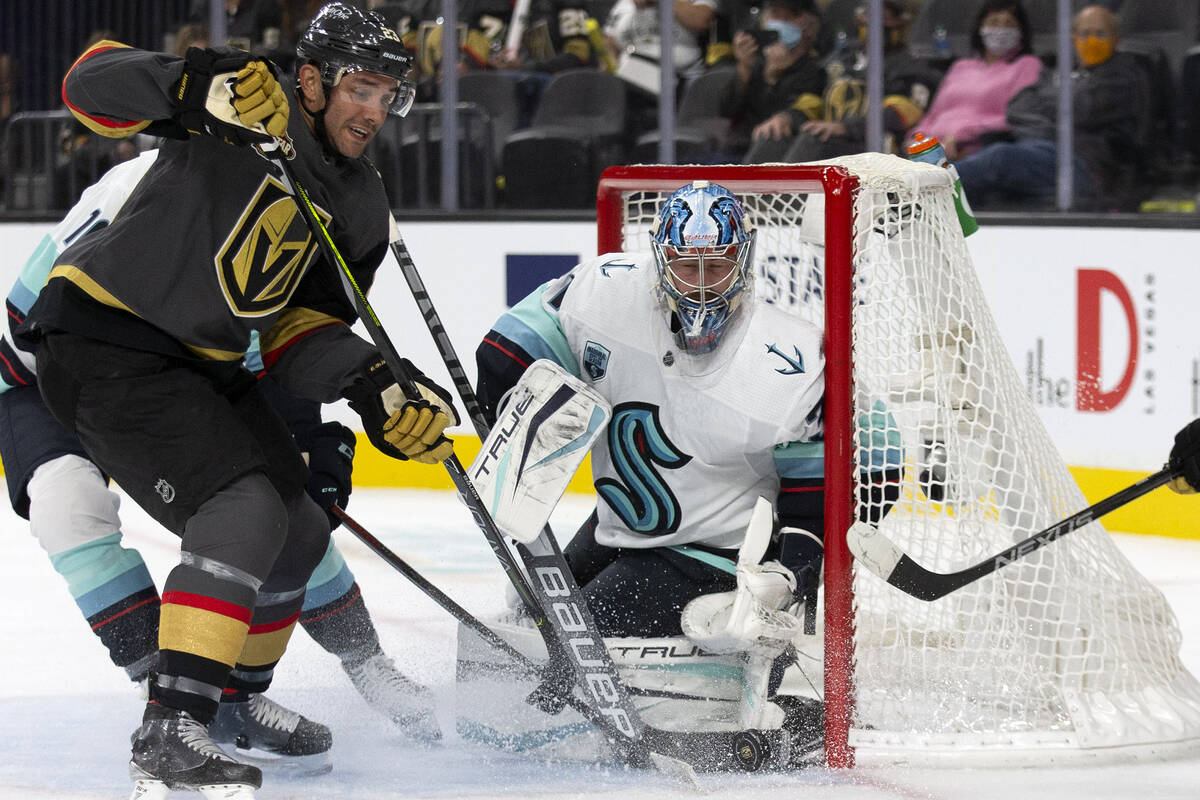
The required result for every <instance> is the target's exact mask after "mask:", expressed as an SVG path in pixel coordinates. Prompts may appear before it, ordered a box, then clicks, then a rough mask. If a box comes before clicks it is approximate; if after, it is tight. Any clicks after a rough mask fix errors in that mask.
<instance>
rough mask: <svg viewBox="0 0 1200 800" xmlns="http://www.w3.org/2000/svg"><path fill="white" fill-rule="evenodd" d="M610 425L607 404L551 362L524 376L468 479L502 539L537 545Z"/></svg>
mask: <svg viewBox="0 0 1200 800" xmlns="http://www.w3.org/2000/svg"><path fill="white" fill-rule="evenodd" d="M610 417H612V408H611V407H610V406H609V404H608V401H607V400H605V399H604V398H603V397H601V396H600V395H599V394H598V393H597V392H596V391H595V390H594V389H592V388H591V387H590V386H588V385H587V384H586V383H584V382H583V381H581V380H579V379H578V378H576V377H574V376H573V375H570V374H569V373H567V372H566V371H565V370H564V369H563V368H562V367H560V366H558V365H557V364H555V363H554V362H552V361H547V360H545V359H539V360H537V361H535V362H533V364H531V365H530V366H529V369H527V370H525V374H524V375H522V376H521V380H520V381H519V382H518V383H517V385H516V386H515V387H514V388H513V390H512V392H510V394H509V398H508V402H507V403H506V404H505V406H504V408H503V409H502V410H501V412H500V416H499V417H498V418H497V420H496V425H495V426H494V427H493V428H492V431H491V433H489V434H488V437H487V440H486V441H484V443H483V448H482V449H481V450H480V451H479V455H478V456H477V457H476V458H475V461H474V462H473V463H472V464H471V468H470V470H469V471H468V472H469V474H470V476H471V482H472V483H474V485H475V488H476V490H477V491H478V492H479V496H480V498H482V499H483V502H484V504H485V505H486V506H487V509H488V511H489V512H490V513H491V515H492V518H493V519H494V520H495V521H496V524H497V525H498V526H499V527H500V529H501V530H502V531H504V532H505V533H506V534H508V535H509V536H511V537H512V538H514V539H516V540H517V541H519V542H524V543H528V542H531V541H533V540H534V539H536V538H537V536H538V534H539V533H540V532H541V530H542V528H543V527H544V526H545V524H546V520H548V519H549V518H550V512H552V511H553V510H554V506H555V505H557V504H558V501H559V498H561V497H562V495H563V492H564V491H566V488H567V484H568V483H569V482H570V480H571V476H572V475H574V474H575V471H576V470H578V469H579V465H580V464H582V463H583V457H584V456H585V455H587V452H588V451H589V450H590V449H591V447H592V445H593V444H594V443H595V441H596V439H597V437H599V436H600V434H601V433H602V432H603V430H604V426H605V425H606V424H608V420H609V418H610Z"/></svg>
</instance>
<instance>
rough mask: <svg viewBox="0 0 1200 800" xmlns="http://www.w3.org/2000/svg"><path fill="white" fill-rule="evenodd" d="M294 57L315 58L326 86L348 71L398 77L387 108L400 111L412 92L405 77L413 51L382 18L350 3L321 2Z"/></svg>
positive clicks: (407, 104) (409, 103) (405, 109)
mask: <svg viewBox="0 0 1200 800" xmlns="http://www.w3.org/2000/svg"><path fill="white" fill-rule="evenodd" d="M296 57H297V58H298V59H299V63H301V64H308V63H315V64H316V65H317V67H318V68H319V69H320V71H321V83H322V84H323V85H324V86H325V91H326V92H328V91H329V90H330V89H332V88H333V87H334V86H336V85H337V83H338V81H340V80H341V79H342V76H344V75H346V74H347V73H350V72H360V71H363V72H375V73H378V74H380V75H386V76H387V77H389V78H394V79H395V80H397V81H399V84H400V85H399V87H398V89H397V92H396V99H395V100H394V101H393V102H392V106H391V108H390V109H389V111H390V112H391V113H393V114H397V115H398V116H401V117H402V116H404V115H405V114H407V113H408V110H409V109H410V108H411V107H412V104H413V99H414V98H415V97H416V86H415V85H414V84H413V82H412V81H411V80H410V79H409V71H410V70H411V68H412V62H413V55H412V53H411V52H409V51H408V49H407V48H406V47H405V46H404V43H403V42H401V41H400V37H399V35H397V34H396V32H395V31H393V30H392V29H391V28H389V27H388V26H387V24H386V23H385V22H384V21H383V18H382V17H380V16H379V15H378V14H375V13H374V12H364V11H360V10H359V9H357V8H355V7H354V6H352V5H350V4H349V3H341V2H333V3H326V4H325V5H324V6H322V7H321V10H320V11H318V12H317V15H316V16H315V17H313V19H312V22H311V23H309V26H308V30H306V31H305V32H304V35H303V36H301V37H300V42H299V43H298V44H297V45H296Z"/></svg>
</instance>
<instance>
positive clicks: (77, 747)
mask: <svg viewBox="0 0 1200 800" xmlns="http://www.w3.org/2000/svg"><path fill="white" fill-rule="evenodd" d="M348 510H349V511H350V513H351V515H352V516H353V517H354V518H355V519H357V520H358V521H359V522H360V523H361V524H363V525H364V526H365V527H366V528H367V529H368V530H370V531H371V532H372V533H373V534H375V535H376V536H377V537H378V538H380V539H381V540H382V541H384V542H385V543H386V544H387V545H388V546H389V547H391V548H393V549H394V550H395V551H396V552H397V553H398V554H399V555H400V556H401V557H403V558H404V559H405V560H407V561H409V562H410V563H411V564H412V565H413V566H414V567H416V568H417V569H418V570H420V571H421V572H423V573H424V574H425V576H426V577H427V578H429V579H431V580H432V581H434V582H435V583H436V584H437V585H438V586H440V587H441V588H442V589H444V590H445V591H446V592H447V593H449V594H450V595H451V596H452V597H454V599H456V600H457V601H458V602H459V603H461V604H462V605H464V606H465V607H467V608H468V609H470V610H471V611H472V612H474V613H476V614H478V615H480V616H484V617H486V616H488V615H490V614H493V613H495V612H497V611H499V610H500V609H501V608H502V606H503V603H504V599H503V597H504V592H503V587H504V582H505V579H504V577H503V575H502V574H501V572H500V570H499V567H498V566H497V562H496V560H495V557H494V556H493V555H492V553H491V551H490V550H489V549H488V548H487V546H486V544H485V543H484V540H483V537H482V535H481V534H480V533H479V532H478V531H477V529H476V528H475V527H474V525H473V523H472V522H471V518H470V515H469V514H468V513H467V511H466V509H465V508H464V507H463V506H462V505H461V504H459V502H458V500H457V499H455V498H454V497H453V496H451V495H449V494H447V493H442V492H416V491H391V490H365V489H360V490H356V491H355V493H354V495H353V497H352V498H351V501H350V504H349V509H348ZM588 510H589V507H587V506H586V505H585V504H584V503H583V502H582V501H581V499H579V498H575V497H570V496H569V497H568V499H567V501H566V507H565V508H561V509H560V511H559V512H556V516H555V520H554V521H555V523H556V527H557V528H558V529H560V530H573V529H574V527H575V525H576V524H577V523H578V522H579V521H580V520H582V518H583V516H584V515H585V514H586V513H587V511H588ZM122 516H123V518H124V520H125V534H126V543H127V545H129V546H135V547H137V548H138V549H139V550H141V552H142V554H143V556H144V557H145V558H146V561H147V562H148V563H149V565H150V569H151V572H152V573H153V574H154V576H155V578H156V580H158V581H159V582H160V585H161V580H162V578H163V576H164V575H165V574H166V572H167V571H168V570H169V569H170V568H171V566H173V564H174V563H175V561H176V559H177V556H178V544H177V540H176V539H175V538H174V537H173V536H171V535H170V534H168V533H166V532H165V531H163V530H162V529H160V528H158V526H157V525H156V524H155V523H153V522H152V521H151V520H150V519H149V518H148V517H146V516H145V515H144V514H143V513H142V512H141V511H140V509H138V508H137V507H136V506H135V505H133V503H132V502H130V501H128V500H127V499H126V500H124V502H123V503H122ZM0 528H3V530H2V531H0V534H2V535H3V536H4V539H5V543H6V545H5V557H4V558H3V559H0V608H2V609H3V613H2V614H0V641H3V642H4V643H5V646H4V650H5V652H6V653H7V654H8V655H7V656H5V657H3V658H2V659H0V752H2V753H3V758H2V759H0V800H10V799H15V798H21V800H26V799H32V798H54V799H55V800H95V799H96V798H118V797H127V796H128V793H129V790H130V782H129V779H128V777H127V775H126V764H127V761H128V757H129V734H130V732H131V731H132V730H133V729H134V727H135V726H136V724H137V721H138V719H139V718H140V714H141V707H142V703H141V701H140V699H139V696H138V692H137V690H136V689H135V688H134V687H133V685H132V684H130V683H129V681H128V680H127V679H126V678H125V676H124V674H123V673H121V672H120V671H118V670H117V669H115V668H114V667H113V666H112V664H111V663H110V662H109V660H108V657H107V655H106V653H105V652H104V649H103V648H102V647H101V646H100V643H99V641H98V640H97V639H96V638H95V637H94V636H93V635H92V634H91V633H89V632H88V630H87V625H86V623H85V622H84V620H83V618H82V617H81V615H80V614H79V611H78V610H77V609H76V607H75V605H74V603H73V602H72V600H71V598H70V595H69V594H68V593H67V590H66V585H65V583H64V582H63V580H62V579H61V578H60V577H59V576H58V575H57V574H56V573H55V572H54V571H53V569H51V567H50V562H49V559H47V558H46V555H45V553H43V552H42V551H41V549H40V548H39V547H38V545H37V543H36V542H35V541H34V540H33V538H32V537H31V536H30V535H29V533H28V526H27V524H26V523H25V521H24V520H21V519H19V518H18V517H16V516H15V515H14V514H13V513H12V512H11V511H9V510H8V509H7V508H6V509H5V510H4V512H3V513H2V514H0ZM335 535H336V537H337V541H338V544H339V546H340V547H341V548H342V552H343V553H344V554H345V556H346V560H347V562H348V563H349V564H350V567H351V569H352V570H353V571H354V573H355V575H356V577H357V578H358V582H359V585H360V586H361V587H362V589H363V595H364V597H365V598H366V601H367V604H368V606H369V608H370V610H371V614H372V616H373V617H374V619H375V622H376V624H377V626H378V627H379V630H380V634H381V636H382V639H383V644H384V647H385V649H387V651H388V652H389V653H390V654H392V655H393V656H394V657H395V659H396V661H397V663H398V664H399V665H400V666H401V668H403V669H404V670H405V671H407V672H408V674H410V675H411V676H412V677H414V678H417V679H419V680H422V681H425V682H427V683H429V684H430V685H431V686H433V687H434V689H435V691H436V692H437V695H438V699H439V709H438V711H439V717H440V718H441V719H442V721H443V724H444V727H446V728H447V731H448V735H447V738H446V739H445V740H444V741H443V742H442V743H441V744H440V745H437V746H432V747H427V746H421V745H418V744H414V743H412V742H409V741H407V740H406V739H404V738H403V737H402V736H401V735H399V734H398V733H396V732H395V731H394V730H393V729H392V728H391V726H390V724H389V723H388V722H387V721H386V720H384V719H383V718H381V717H379V716H377V715H375V714H373V713H371V712H370V711H369V710H367V708H366V706H365V705H364V704H363V703H362V701H361V700H360V699H359V697H358V695H357V694H356V693H355V692H354V690H353V689H352V688H351V686H350V684H349V681H347V680H346V678H345V676H344V674H343V673H342V671H341V669H340V667H339V666H338V665H337V663H336V660H335V659H334V658H333V657H332V656H330V655H328V654H326V653H325V652H324V651H322V650H320V649H319V648H318V647H317V646H316V645H314V644H313V643H312V642H311V641H310V640H309V639H308V638H307V637H306V636H305V635H304V634H303V633H302V632H300V631H299V630H298V631H297V633H296V635H295V637H294V639H293V642H292V646H291V647H290V649H289V652H288V655H287V657H286V658H285V659H284V661H283V662H282V663H281V664H280V667H279V669H278V671H277V673H276V679H275V684H274V687H273V688H272V692H271V694H272V696H273V697H274V698H275V699H276V700H279V701H280V702H283V703H285V704H287V705H289V706H291V707H292V708H294V709H296V710H299V711H301V712H302V713H304V714H306V715H308V716H310V717H312V718H314V719H317V720H320V721H322V722H324V723H326V724H328V725H329V726H330V727H331V728H332V729H333V731H334V742H335V744H334V763H335V768H334V771H333V772H332V773H330V774H328V775H324V776H321V777H318V778H311V779H294V778H293V779H284V778H277V777H275V776H271V775H268V776H267V778H266V782H265V786H264V787H263V789H262V790H261V791H260V792H259V793H258V797H259V798H261V799H262V800H284V799H285V798H286V799H287V800H300V798H304V800H310V799H322V798H331V799H340V798H354V799H355V800H372V799H373V798H398V797H405V798H410V797H411V798H478V799H479V800H484V799H485V798H503V799H504V800H512V799H513V798H530V800H533V799H534V798H536V800H545V799H548V798H576V797H579V798H586V797H618V796H622V797H628V798H637V799H638V800H667V798H684V797H688V798H691V797H694V796H695V795H696V794H697V792H696V790H695V789H692V788H689V787H687V786H684V785H683V784H681V783H677V782H675V781H674V780H672V779H670V778H667V777H665V776H662V775H658V774H654V773H639V772H632V771H628V770H623V769H620V768H613V767H589V766H585V765H578V764H564V763H544V762H542V761H539V760H534V759H531V758H529V757H527V756H520V755H516V754H506V753H499V752H495V751H492V750H488V749H484V748H483V747H482V746H479V745H475V744H472V743H467V742H463V741H460V740H458V739H457V737H456V736H455V735H454V733H453V722H452V717H453V661H454V655H453V653H454V650H453V642H454V631H455V625H456V622H455V621H454V620H453V619H452V618H451V617H450V616H449V615H448V614H446V613H445V612H443V611H442V610H441V609H440V608H438V607H437V606H436V605H434V603H433V602H432V601H430V600H429V599H428V598H426V597H425V596H424V595H423V594H421V593H420V592H419V591H418V590H416V589H414V588H413V587H412V586H411V585H410V584H409V583H408V582H407V581H406V580H405V579H404V578H403V577H401V576H400V575H399V573H397V572H395V571H394V570H393V569H392V568H391V567H389V566H388V565H387V564H385V563H384V562H383V561H381V560H380V559H379V558H377V557H376V556H375V555H374V554H372V553H371V552H370V551H368V550H367V549H366V548H365V547H364V546H362V545H361V544H360V543H359V542H358V541H357V540H356V539H354V537H353V536H352V535H351V534H349V533H348V532H345V531H339V532H338V533H337V534H335ZM1118 540H1119V542H1120V544H1121V546H1122V547H1123V548H1124V549H1125V551H1126V552H1127V553H1128V554H1129V556H1130V558H1131V559H1132V560H1133V561H1134V563H1135V564H1136V565H1137V566H1138V567H1139V569H1141V570H1142V571H1143V572H1144V573H1145V574H1146V575H1147V576H1148V577H1149V578H1150V579H1151V580H1152V581H1153V582H1154V583H1155V584H1156V585H1158V586H1160V587H1161V588H1162V589H1163V591H1164V592H1165V593H1166V594H1167V597H1168V599H1169V600H1170V602H1171V604H1172V606H1173V607H1174V609H1175V612H1176V614H1177V615H1178V616H1179V618H1180V621H1181V625H1182V627H1183V636H1184V646H1183V658H1184V660H1185V662H1186V663H1187V664H1188V666H1189V667H1190V669H1191V670H1192V671H1193V672H1196V673H1200V541H1178V540H1167V539H1156V538H1151V537H1144V536H1118ZM700 781H701V783H702V784H703V787H704V793H705V794H706V795H707V796H709V797H713V798H730V799H731V800H732V798H739V800H741V799H742V798H746V799H747V800H750V799H752V800H769V799H771V798H788V800H799V799H801V798H802V800H876V799H877V798H900V799H902V800H911V799H913V798H930V799H931V800H954V799H957V798H964V799H965V798H972V799H974V798H979V799H980V800H991V799H992V798H994V799H995V800H1039V799H1040V798H1045V799H1046V800H1050V799H1051V798H1053V800H1076V799H1077V800H1084V798H1086V799H1087V800H1118V799H1120V800H1124V799H1125V798H1138V800H1160V799H1161V800H1168V799H1173V798H1181V799H1182V798H1197V797H1200V752H1197V753H1196V755H1195V757H1194V758H1192V759H1190V760H1185V761H1173V762H1169V763H1158V764H1138V765H1126V766H1089V767H1086V768H1070V769H1064V768H1054V769H1013V770H979V769H975V770H946V769H942V770H915V769H888V770H853V771H846V772H839V771H831V770H825V769H814V770H810V771H807V772H804V773H797V774H789V775H707V776H705V775H702V776H700ZM173 796H174V797H181V798H184V797H198V795H189V794H184V793H176V794H175V795H173Z"/></svg>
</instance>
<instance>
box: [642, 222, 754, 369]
mask: <svg viewBox="0 0 1200 800" xmlns="http://www.w3.org/2000/svg"><path fill="white" fill-rule="evenodd" d="M754 238H755V232H754V231H749V232H748V233H747V235H746V238H745V239H744V240H743V241H741V242H734V243H732V244H726V245H718V246H703V247H681V246H678V245H672V244H664V243H662V242H659V241H656V240H651V249H652V251H653V253H654V263H655V266H656V267H657V270H658V293H659V298H660V300H661V302H662V303H663V305H664V306H665V308H666V310H667V311H668V312H669V313H671V314H673V315H674V316H675V317H676V318H677V319H678V321H679V330H678V331H676V335H677V337H678V339H679V342H680V345H681V346H682V347H683V348H684V349H685V350H687V351H688V352H690V353H694V354H697V355H700V354H703V353H708V352H711V351H712V350H714V349H715V348H716V347H717V345H718V344H720V341H721V337H722V336H723V335H724V333H725V330H726V329H727V328H728V326H729V324H730V322H731V321H732V320H733V319H734V318H735V316H736V314H737V311H738V309H739V308H740V307H741V302H742V298H743V297H744V296H746V294H747V293H752V291H753V284H754V271H753V269H752V268H751V265H752V264H753V263H754Z"/></svg>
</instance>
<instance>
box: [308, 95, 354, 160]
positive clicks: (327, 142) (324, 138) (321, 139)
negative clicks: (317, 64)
mask: <svg viewBox="0 0 1200 800" xmlns="http://www.w3.org/2000/svg"><path fill="white" fill-rule="evenodd" d="M321 92H322V93H323V94H324V95H325V105H323V106H322V107H321V108H320V109H319V110H317V111H313V110H311V109H310V108H309V107H308V103H306V102H305V101H304V91H303V90H301V89H300V87H299V85H297V86H296V94H297V97H296V99H297V100H298V101H299V102H300V107H301V108H302V109H304V113H305V114H308V115H309V116H310V117H312V120H313V134H314V135H315V136H316V137H317V143H318V144H320V145H321V150H322V152H324V153H325V155H326V156H327V157H329V158H337V159H340V158H345V156H343V155H342V154H341V153H339V152H338V151H337V148H336V147H334V146H333V141H332V140H331V139H330V138H329V131H328V129H327V128H326V127H325V112H326V111H327V110H328V109H329V87H328V86H326V85H325V83H324V81H322V82H321Z"/></svg>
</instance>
